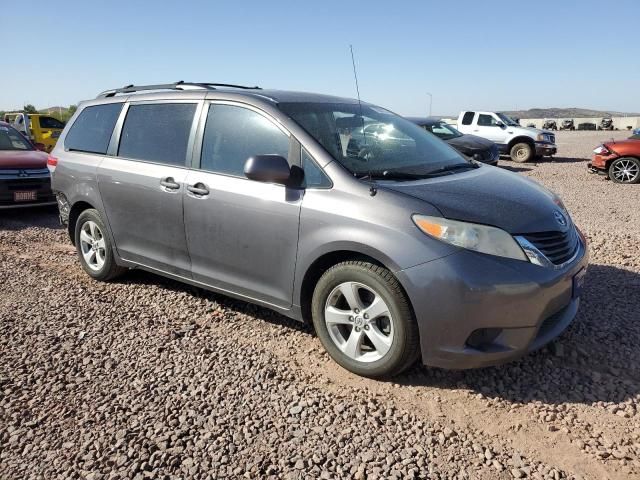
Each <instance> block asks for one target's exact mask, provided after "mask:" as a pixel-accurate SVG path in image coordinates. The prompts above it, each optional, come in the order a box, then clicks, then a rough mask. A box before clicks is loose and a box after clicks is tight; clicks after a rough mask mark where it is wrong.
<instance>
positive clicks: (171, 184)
mask: <svg viewBox="0 0 640 480" xmlns="http://www.w3.org/2000/svg"><path fill="white" fill-rule="evenodd" d="M196 108H197V104H196V103H158V102H156V103H139V104H131V105H130V106H129V109H128V111H127V112H126V118H125V120H124V124H123V126H122V131H121V134H120V143H119V147H118V152H117V153H118V156H117V157H106V158H105V159H104V160H103V161H102V162H101V163H100V166H99V168H98V185H99V188H100V194H101V196H102V201H103V204H104V209H105V212H106V214H107V218H108V220H109V225H110V226H111V231H112V233H113V237H114V241H115V244H116V248H117V250H118V253H119V254H120V256H121V257H122V258H124V259H125V260H130V261H133V262H136V263H140V264H142V265H144V266H147V267H151V268H154V269H158V270H162V271H165V272H169V273H173V274H176V275H180V276H186V277H189V276H190V275H191V262H190V259H189V253H188V250H187V240H186V236H185V231H184V216H183V200H184V197H183V192H184V188H185V180H186V177H187V173H188V170H187V152H188V151H189V150H190V149H189V143H190V142H191V143H193V140H192V138H193V136H194V135H195V128H194V127H193V122H194V118H195V112H196Z"/></svg>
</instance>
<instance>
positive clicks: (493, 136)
mask: <svg viewBox="0 0 640 480" xmlns="http://www.w3.org/2000/svg"><path fill="white" fill-rule="evenodd" d="M473 133H474V134H475V135H478V136H480V137H483V138H486V139H488V140H491V141H492V142H495V143H498V144H505V143H508V142H507V141H506V137H507V129H506V128H502V127H500V126H499V125H498V120H497V119H496V118H495V117H494V116H493V115H488V114H486V113H479V114H478V121H477V124H476V128H475V130H474V132H473Z"/></svg>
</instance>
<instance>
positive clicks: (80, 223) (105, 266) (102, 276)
mask: <svg viewBox="0 0 640 480" xmlns="http://www.w3.org/2000/svg"><path fill="white" fill-rule="evenodd" d="M89 222H93V224H95V225H96V226H97V227H98V231H99V233H100V235H98V236H99V237H100V238H101V240H102V241H103V242H104V248H99V249H96V255H97V254H98V253H97V251H98V250H100V254H101V258H104V261H103V263H102V264H101V265H100V266H98V265H94V266H91V265H90V264H89V263H88V262H87V260H86V259H85V256H84V253H83V248H84V247H83V246H86V242H83V241H82V240H81V238H80V237H81V233H82V230H83V228H85V227H86V228H88V227H89V226H90V223H89ZM106 232H107V228H106V226H105V224H104V222H103V221H102V217H100V213H99V212H98V211H97V210H95V209H93V208H90V209H87V210H84V211H83V212H82V213H81V214H80V215H79V216H78V220H77V221H76V225H75V232H74V238H75V242H76V250H77V252H78V258H79V259H80V265H82V268H83V269H84V271H85V272H87V274H89V276H91V277H93V278H95V279H96V280H101V281H104V282H107V281H109V280H113V279H114V278H116V277H118V276H120V275H122V274H123V273H124V272H126V271H127V269H126V268H124V267H121V266H119V265H117V264H116V261H115V259H114V256H113V247H112V245H111V240H110V239H109V236H108V235H107V234H106Z"/></svg>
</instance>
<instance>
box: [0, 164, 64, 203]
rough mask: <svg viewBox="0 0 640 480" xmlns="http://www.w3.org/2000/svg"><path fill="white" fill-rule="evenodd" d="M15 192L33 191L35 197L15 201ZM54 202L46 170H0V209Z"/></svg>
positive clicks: (49, 178)
mask: <svg viewBox="0 0 640 480" xmlns="http://www.w3.org/2000/svg"><path fill="white" fill-rule="evenodd" d="M15 192H34V195H35V199H29V200H27V201H16V200H15V198H16V196H15ZM55 203H56V198H55V195H54V194H53V192H52V191H51V177H50V175H49V171H48V170H46V169H42V170H18V169H16V170H15V171H14V170H0V210H5V209H13V208H26V207H38V206H43V205H55Z"/></svg>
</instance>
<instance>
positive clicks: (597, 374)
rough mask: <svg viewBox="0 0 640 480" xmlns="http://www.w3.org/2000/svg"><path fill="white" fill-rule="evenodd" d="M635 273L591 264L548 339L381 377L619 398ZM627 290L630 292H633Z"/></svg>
mask: <svg viewBox="0 0 640 480" xmlns="http://www.w3.org/2000/svg"><path fill="white" fill-rule="evenodd" d="M120 282H121V283H127V284H139V285H156V286H158V285H160V286H162V287H163V288H167V289H170V290H174V291H183V292H184V291H189V292H191V294H192V295H194V296H196V297H198V298H205V299H207V300H210V301H211V302H214V303H216V304H218V305H220V306H221V307H223V308H224V309H227V310H229V311H230V312H231V313H232V314H234V315H235V314H241V315H248V316H251V317H253V318H254V319H256V320H261V321H265V322H268V323H270V324H273V325H277V326H282V327H285V328H292V329H295V330H297V331H300V332H303V333H306V334H308V335H311V336H313V335H315V333H314V331H313V327H312V326H311V325H310V322H306V323H302V322H298V321H295V320H292V319H290V318H288V317H285V316H284V315H281V314H280V313H277V312H275V311H272V310H269V309H267V308H263V307H259V306H257V305H254V304H251V303H248V302H245V301H242V300H237V299H234V298H231V297H227V296H224V295H221V294H217V293H213V292H210V291H208V290H204V289H201V288H198V287H193V286H189V285H186V284H183V283H180V282H177V281H174V280H171V279H167V278H165V277H160V276H158V275H155V274H152V273H148V272H144V271H141V270H133V271H131V272H130V273H129V274H127V275H126V276H124V277H123V278H122V279H121V280H120ZM638 291H640V274H638V273H635V272H632V271H629V270H625V269H621V268H617V267H612V266H607V265H591V266H590V267H589V270H588V274H587V276H586V279H585V286H584V294H583V298H582V304H581V306H580V309H579V312H578V315H577V317H576V319H575V320H574V321H573V323H572V324H571V325H570V327H569V328H568V329H567V331H565V332H564V333H563V334H562V335H561V336H560V337H558V338H557V339H556V340H555V341H554V342H553V343H552V344H550V345H548V346H547V347H545V348H543V349H541V350H539V351H537V352H533V353H531V354H528V355H526V356H524V357H522V358H521V359H519V360H516V361H513V362H510V363H507V364H505V365H501V366H497V367H487V368H481V369H473V370H443V369H439V368H433V367H426V366H423V365H421V364H419V363H418V364H416V365H415V366H413V367H412V368H411V369H409V370H408V371H407V372H405V373H403V374H402V375H399V376H397V377H394V378H392V379H389V381H390V382H393V383H396V384H400V385H407V386H409V385H411V386H425V387H439V388H446V389H451V390H460V389H464V390H467V391H471V392H473V393H476V394H482V395H483V396H485V397H488V398H497V399H502V400H505V401H509V402H513V403H529V402H534V401H542V402H545V403H551V404H563V403H586V404H591V403H594V402H610V403H621V402H624V401H625V400H627V399H629V398H633V397H635V396H637V395H638V394H639V393H640V325H639V324H638V322H637V312H640V296H638V295H637V292H638ZM634 292H635V293H634Z"/></svg>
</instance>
